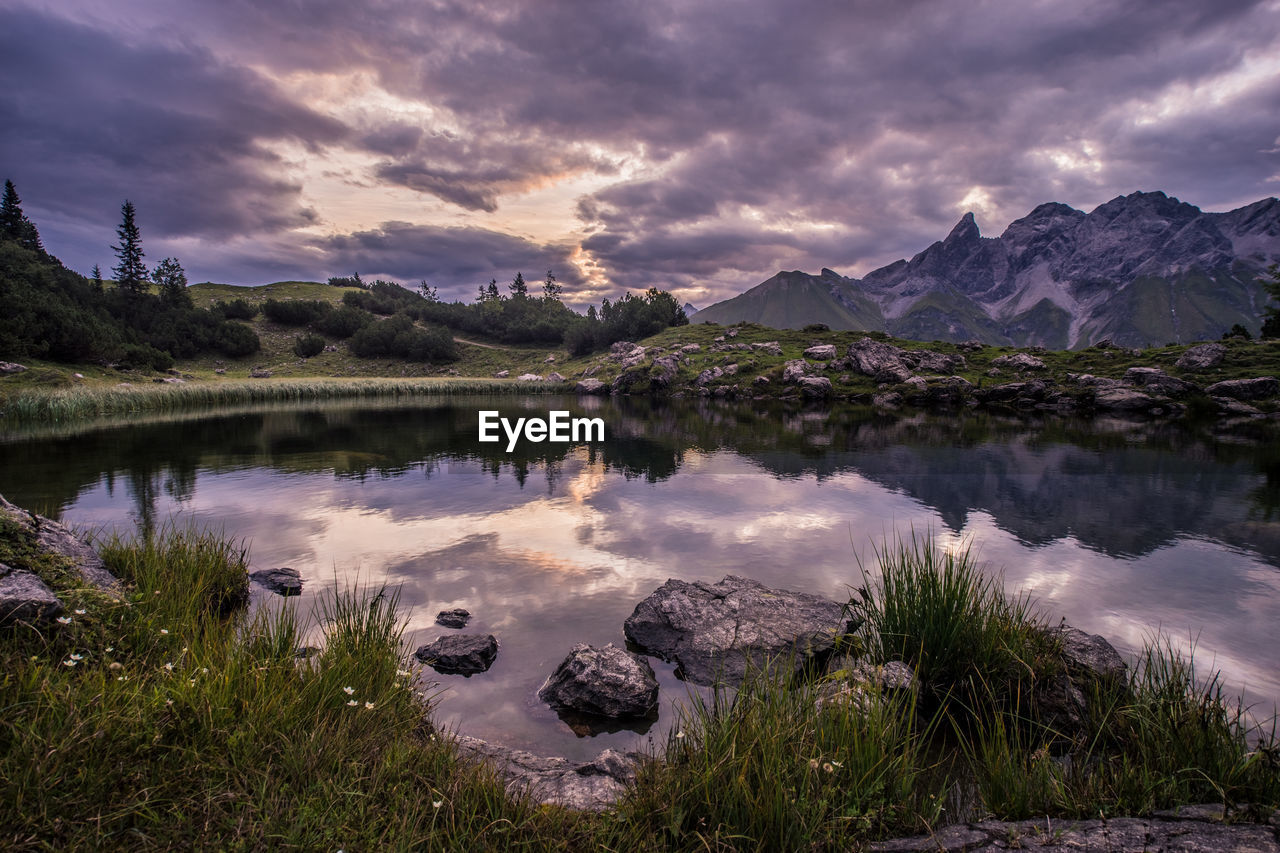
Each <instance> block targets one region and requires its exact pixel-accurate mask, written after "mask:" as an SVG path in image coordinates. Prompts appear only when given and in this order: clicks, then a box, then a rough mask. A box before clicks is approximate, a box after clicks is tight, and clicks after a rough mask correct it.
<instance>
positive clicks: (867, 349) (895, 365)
mask: <svg viewBox="0 0 1280 853" xmlns="http://www.w3.org/2000/svg"><path fill="white" fill-rule="evenodd" d="M902 356H903V351H902V350H900V349H898V348H897V347H895V346H891V345H890V344H884V343H881V342H879V341H877V340H873V339H872V338H863V339H861V340H859V341H857V342H855V343H853V344H850V345H849V366H850V367H852V368H853V369H854V370H856V371H858V372H859V373H861V374H863V375H864V376H872V377H874V378H875V380H876V381H877V382H891V383H898V382H905V381H906V380H907V379H908V378H910V376H911V370H910V368H908V367H907V365H906V364H904V363H903V361H902Z"/></svg>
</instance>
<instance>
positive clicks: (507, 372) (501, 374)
mask: <svg viewBox="0 0 1280 853" xmlns="http://www.w3.org/2000/svg"><path fill="white" fill-rule="evenodd" d="M510 375H511V371H510V370H499V371H498V372H497V373H495V374H493V378H494V379H506V378H507V377H508V376H510Z"/></svg>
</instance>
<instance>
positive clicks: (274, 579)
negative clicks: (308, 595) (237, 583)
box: [249, 566, 302, 596]
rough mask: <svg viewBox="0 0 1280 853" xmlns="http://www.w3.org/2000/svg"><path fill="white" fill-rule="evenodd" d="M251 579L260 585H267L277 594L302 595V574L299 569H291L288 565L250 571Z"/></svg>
mask: <svg viewBox="0 0 1280 853" xmlns="http://www.w3.org/2000/svg"><path fill="white" fill-rule="evenodd" d="M249 580H251V581H253V582H254V583H256V584H258V586H262V587H266V588H267V589H269V590H271V591H272V592H274V593H275V594H276V595H284V596H290V595H302V575H301V574H300V573H299V572H298V570H297V569H291V568H289V567H288V566H284V567H281V568H278V569H261V570H260V571H256V572H249Z"/></svg>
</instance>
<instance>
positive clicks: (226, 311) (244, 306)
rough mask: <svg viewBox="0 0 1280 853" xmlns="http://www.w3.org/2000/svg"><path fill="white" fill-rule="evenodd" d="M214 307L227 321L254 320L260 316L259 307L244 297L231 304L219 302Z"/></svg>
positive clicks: (232, 301)
mask: <svg viewBox="0 0 1280 853" xmlns="http://www.w3.org/2000/svg"><path fill="white" fill-rule="evenodd" d="M213 307H214V309H215V310H216V311H218V313H220V314H222V316H223V317H224V318H225V319H227V320H252V319H253V318H254V317H257V316H258V306H257V305H254V304H253V303H252V302H250V301H249V300H247V299H244V298H243V297H241V298H238V299H232V300H231V301H230V302H223V301H222V300H219V301H217V302H215V303H213Z"/></svg>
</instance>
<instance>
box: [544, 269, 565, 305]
mask: <svg viewBox="0 0 1280 853" xmlns="http://www.w3.org/2000/svg"><path fill="white" fill-rule="evenodd" d="M563 292H564V287H562V286H561V285H559V284H557V283H556V277H555V276H554V275H552V274H551V270H547V280H546V281H544V282H543V283H542V298H543V299H545V300H547V301H548V302H550V301H552V300H553V299H555V300H558V299H559V298H560V294H561V293H563Z"/></svg>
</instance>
